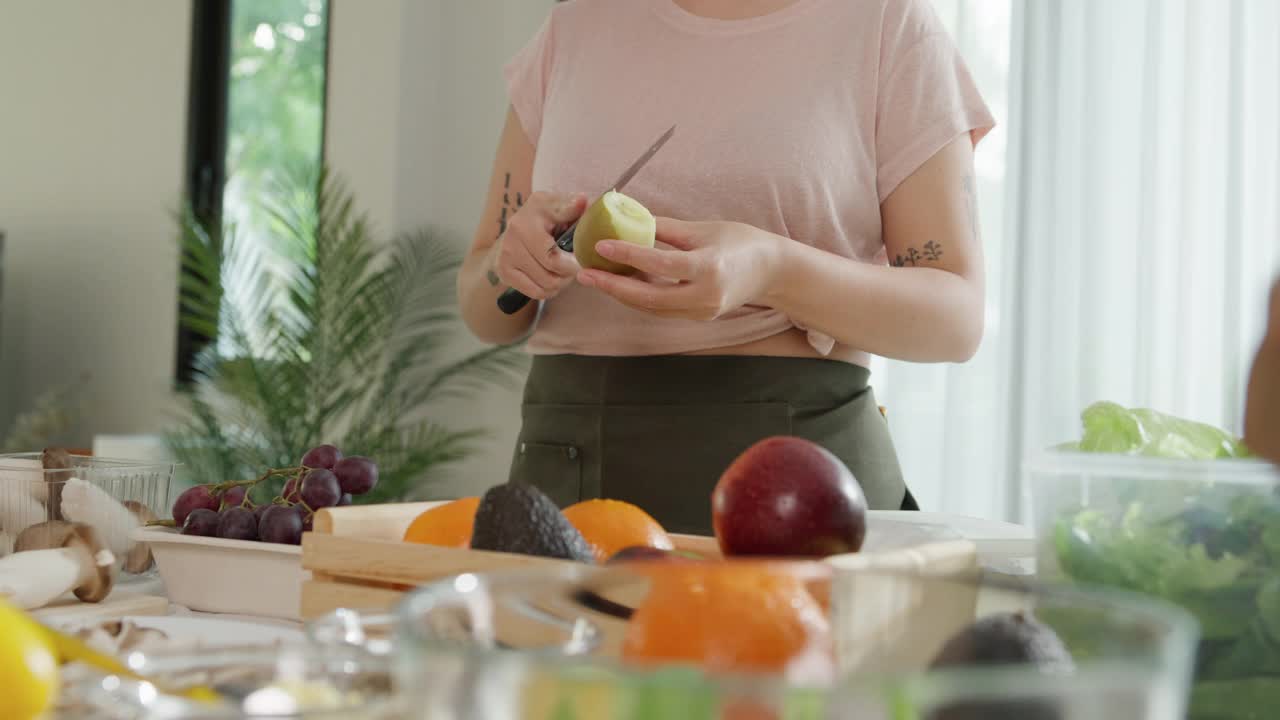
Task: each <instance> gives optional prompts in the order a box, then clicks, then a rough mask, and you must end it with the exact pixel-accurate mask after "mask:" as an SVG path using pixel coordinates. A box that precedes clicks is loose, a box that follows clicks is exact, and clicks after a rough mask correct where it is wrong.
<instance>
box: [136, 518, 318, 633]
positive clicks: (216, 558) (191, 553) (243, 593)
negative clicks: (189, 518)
mask: <svg viewBox="0 0 1280 720" xmlns="http://www.w3.org/2000/svg"><path fill="white" fill-rule="evenodd" d="M134 537H135V538H137V539H138V540H139V541H140V542H147V543H150V545H151V552H152V553H153V554H154V555H155V558H156V565H157V566H158V567H159V568H160V577H161V579H163V580H164V585H165V590H166V592H167V593H168V595H169V599H170V600H172V601H173V602H174V603H176V604H178V605H182V606H184V607H187V608H190V609H192V610H197V611H200V612H209V613H230V614H236V615H254V616H258V617H272V618H281V619H285V620H299V621H300V620H301V612H300V611H301V605H302V583H303V582H305V581H306V580H308V579H309V578H310V577H311V573H310V571H307V570H304V569H303V568H302V548H300V547H298V546H297V545H280V544H277V543H266V542H251V541H248V540H224V539H222V538H208V537H197V536H192V535H183V534H181V533H180V532H178V531H177V530H170V529H166V528H155V527H149V528H140V529H138V530H137V531H136V532H135V534H134Z"/></svg>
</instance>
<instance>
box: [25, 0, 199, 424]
mask: <svg viewBox="0 0 1280 720" xmlns="http://www.w3.org/2000/svg"><path fill="white" fill-rule="evenodd" d="M190 13H191V4H190V3H189V2H177V1H171V0H114V1H113V2H110V3H89V2H79V1H73V0H39V1H36V0H31V1H28V2H13V1H12V0H10V1H7V2H4V3H3V4H2V5H0V228H3V229H4V230H6V231H7V233H8V240H7V243H6V244H7V248H6V250H5V253H6V258H5V261H4V266H5V280H4V289H3V292H4V294H5V297H4V300H3V318H0V333H3V336H2V337H0V432H2V431H3V428H4V427H6V426H7V425H8V420H9V418H10V417H11V415H12V414H13V413H15V412H17V410H18V409H19V408H24V407H26V406H27V405H28V404H29V403H30V401H31V399H32V398H33V397H34V396H35V395H37V394H39V392H40V391H41V390H43V389H45V388H48V387H51V386H54V385H57V384H60V383H64V382H66V381H69V380H72V379H74V378H76V377H78V376H79V375H80V374H82V373H86V372H87V373H90V375H91V379H90V383H89V385H88V388H87V391H86V393H85V396H84V401H85V402H84V412H85V414H84V419H83V422H82V423H81V424H80V426H79V427H78V428H77V430H76V432H75V433H74V434H73V436H72V437H70V438H66V440H67V441H68V442H72V443H73V444H77V445H82V446H88V444H89V441H90V439H91V435H92V434H93V433H99V432H103V433H110V432H140V431H154V430H156V429H158V425H159V423H160V422H161V421H162V418H163V408H164V407H165V406H166V403H167V400H168V397H169V392H168V389H169V385H170V382H171V379H172V375H173V363H174V340H175V323H176V312H177V307H176V305H177V253H176V249H175V245H174V237H175V235H174V232H173V223H172V221H171V219H170V213H171V212H172V211H173V210H174V209H176V208H177V207H178V202H179V199H180V194H181V190H182V169H183V163H184V137H185V119H186V104H187V68H188V61H189V46H190V35H191V20H190Z"/></svg>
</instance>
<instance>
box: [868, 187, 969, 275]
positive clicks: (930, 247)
mask: <svg viewBox="0 0 1280 720" xmlns="http://www.w3.org/2000/svg"><path fill="white" fill-rule="evenodd" d="M961 183H962V184H963V185H964V194H965V197H966V199H967V200H968V201H969V203H968V204H969V222H970V223H971V227H972V232H973V238H974V240H977V238H978V194H977V192H976V191H975V188H974V178H973V176H972V175H966V176H965V177H964V180H962V181H961ZM941 257H942V244H941V243H939V242H937V241H934V240H930V241H929V242H927V243H925V244H924V247H923V248H914V247H911V248H907V252H906V254H905V255H902V254H899V255H897V256H895V257H894V258H893V259H892V260H890V261H889V264H890V265H892V266H893V267H917V266H918V265H920V264H921V263H922V262H926V261H928V262H937V261H938V259H940V258H941Z"/></svg>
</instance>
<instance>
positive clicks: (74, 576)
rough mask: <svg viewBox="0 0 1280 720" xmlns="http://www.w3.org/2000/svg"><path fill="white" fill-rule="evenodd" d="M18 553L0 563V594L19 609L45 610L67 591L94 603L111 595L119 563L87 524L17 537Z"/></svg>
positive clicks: (52, 524) (51, 526)
mask: <svg viewBox="0 0 1280 720" xmlns="http://www.w3.org/2000/svg"><path fill="white" fill-rule="evenodd" d="M14 550H15V552H14V553H13V554H12V555H9V556H8V557H5V558H0V595H5V596H8V598H9V600H10V601H11V602H13V603H14V604H15V605H17V606H18V607H21V608H23V609H27V610H31V609H35V608H39V607H44V606H45V605H48V604H49V603H50V602H52V601H54V600H56V599H57V598H59V597H61V596H62V595H63V594H65V593H66V592H68V591H71V592H74V593H75V596H76V597H77V598H79V599H80V600H82V601H84V602H91V603H96V602H101V601H102V600H103V599H105V598H106V597H107V595H108V594H110V592H111V585H112V581H113V577H112V569H113V567H114V565H115V562H116V558H115V555H113V554H111V551H110V550H108V549H107V548H106V546H104V545H103V543H102V540H101V539H100V538H99V537H98V533H97V532H96V531H95V530H94V529H93V528H92V527H91V526H89V525H85V524H84V523H69V522H63V521H61V520H51V521H48V522H43V523H40V524H38V525H33V526H31V527H29V528H27V529H26V530H23V531H22V534H20V535H19V536H18V539H17V540H16V541H15V543H14Z"/></svg>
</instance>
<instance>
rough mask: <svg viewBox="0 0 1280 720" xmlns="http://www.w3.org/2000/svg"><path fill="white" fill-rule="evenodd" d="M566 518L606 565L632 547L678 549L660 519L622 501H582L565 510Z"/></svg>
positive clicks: (598, 558) (597, 558) (598, 559)
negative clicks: (621, 552)
mask: <svg viewBox="0 0 1280 720" xmlns="http://www.w3.org/2000/svg"><path fill="white" fill-rule="evenodd" d="M564 517H565V519H566V520H568V521H569V522H570V524H572V525H573V526H574V527H576V528H577V529H578V532H580V533H582V537H583V539H585V540H586V541H587V545H589V546H591V552H593V553H595V556H596V562H604V561H606V560H608V559H609V558H611V557H613V556H614V554H615V553H617V552H618V551H619V550H624V549H626V548H629V547H651V548H657V549H659V550H673V549H675V546H674V545H672V544H671V537H670V536H669V535H667V531H666V530H663V529H662V526H661V525H659V524H658V521H657V520H654V519H653V518H652V517H651V516H650V515H649V513H647V512H645V511H643V510H641V509H640V508H638V507H636V506H635V505H632V504H631V503H627V502H622V501H621V500H602V499H597V500H583V501H582V502H580V503H576V504H574V505H570V506H569V507H567V508H565V509H564Z"/></svg>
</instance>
